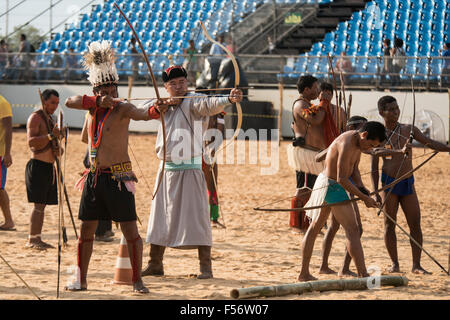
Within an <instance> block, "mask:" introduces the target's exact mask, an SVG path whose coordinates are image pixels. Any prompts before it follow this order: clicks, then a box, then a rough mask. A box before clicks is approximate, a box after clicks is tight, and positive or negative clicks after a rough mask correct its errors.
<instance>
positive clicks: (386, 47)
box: [381, 39, 392, 82]
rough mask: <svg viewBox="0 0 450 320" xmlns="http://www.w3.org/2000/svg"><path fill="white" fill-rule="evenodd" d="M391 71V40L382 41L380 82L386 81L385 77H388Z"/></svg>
mask: <svg viewBox="0 0 450 320" xmlns="http://www.w3.org/2000/svg"><path fill="white" fill-rule="evenodd" d="M391 70H392V59H391V40H390V39H384V40H383V70H382V72H381V82H385V81H386V75H389V74H390V73H391Z"/></svg>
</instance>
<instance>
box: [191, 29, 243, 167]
mask: <svg viewBox="0 0 450 320" xmlns="http://www.w3.org/2000/svg"><path fill="white" fill-rule="evenodd" d="M200 25H201V27H202V29H203V32H204V33H205V36H206V38H207V39H208V40H209V41H211V42H212V43H215V44H217V45H218V46H219V47H220V48H222V49H223V50H224V51H225V52H226V53H227V54H228V56H229V57H230V59H231V62H232V63H233V68H234V88H237V87H238V86H239V81H240V73H239V65H238V63H237V61H236V57H235V56H234V55H233V54H232V53H231V51H230V50H228V48H227V47H225V46H224V45H223V44H221V43H220V42H218V41H216V40H214V39H213V38H212V37H211V35H210V34H209V33H208V31H207V30H206V27H205V25H204V24H203V22H201V21H200ZM236 110H237V113H238V123H237V125H236V129H235V131H234V134H233V137H232V138H231V139H230V141H229V142H228V143H226V144H225V145H224V146H223V147H221V148H219V149H218V150H217V151H216V153H215V155H214V158H213V163H214V162H215V160H216V156H217V154H218V153H219V151H221V150H222V149H225V148H226V147H227V146H228V145H229V144H230V143H232V142H233V141H234V139H235V138H236V137H237V136H238V134H239V132H240V130H241V125H242V107H241V104H240V103H239V102H236Z"/></svg>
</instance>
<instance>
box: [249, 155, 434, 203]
mask: <svg viewBox="0 0 450 320" xmlns="http://www.w3.org/2000/svg"><path fill="white" fill-rule="evenodd" d="M437 154H438V152H437V151H435V152H433V153H432V154H431V156H429V157H428V158H427V159H425V160H424V161H423V162H422V163H421V164H419V165H418V166H417V167H415V168H414V169H411V170H409V171H408V172H406V173H404V174H402V175H401V177H398V178H397V179H395V180H394V181H392V182H391V183H389V184H387V185H385V186H384V187H382V188H380V189H378V190H375V191H373V192H371V193H370V194H369V195H374V194H377V193H379V192H381V191H384V190H386V189H389V188H391V187H393V186H395V185H396V184H397V183H399V182H400V181H402V180H403V179H405V178H407V177H409V176H410V175H411V174H413V173H414V172H415V171H417V170H419V169H420V168H421V167H422V166H424V165H425V164H426V163H427V162H428V161H430V160H431V159H432V158H433V157H434V156H436V155H437ZM391 190H392V189H391ZM358 200H361V198H353V199H351V200H345V201H341V202H337V203H332V204H324V205H320V206H313V207H304V208H289V209H284V208H279V209H277V208H275V209H272V208H261V207H257V208H253V210H255V211H270V212H276V211H280V212H283V211H306V210H314V209H321V208H327V207H333V206H337V205H341V204H347V203H351V202H355V201H358Z"/></svg>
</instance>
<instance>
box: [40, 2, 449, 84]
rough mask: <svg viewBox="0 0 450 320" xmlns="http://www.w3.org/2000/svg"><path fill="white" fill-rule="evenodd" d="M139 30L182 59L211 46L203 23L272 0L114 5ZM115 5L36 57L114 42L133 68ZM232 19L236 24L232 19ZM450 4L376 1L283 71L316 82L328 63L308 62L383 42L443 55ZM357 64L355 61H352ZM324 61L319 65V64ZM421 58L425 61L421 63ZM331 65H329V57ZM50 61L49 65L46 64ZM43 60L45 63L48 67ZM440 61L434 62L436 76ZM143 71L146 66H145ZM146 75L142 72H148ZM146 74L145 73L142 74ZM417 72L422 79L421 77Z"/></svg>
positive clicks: (150, 47)
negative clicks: (191, 44)
mask: <svg viewBox="0 0 450 320" xmlns="http://www.w3.org/2000/svg"><path fill="white" fill-rule="evenodd" d="M300 1H301V2H303V3H328V2H332V0H300ZM115 2H116V3H117V4H119V6H120V8H121V9H122V10H123V11H124V12H125V13H126V15H127V17H128V18H129V19H130V21H131V22H132V24H133V27H134V28H135V29H136V32H137V33H138V34H139V37H140V38H141V40H142V42H143V44H144V46H145V50H146V52H147V53H151V54H164V55H166V56H167V55H169V54H172V55H177V54H182V52H183V49H184V48H186V47H187V46H188V41H189V39H191V38H195V39H196V46H197V48H200V47H201V46H202V45H203V44H205V43H206V42H207V40H206V39H205V37H204V36H203V35H202V34H201V32H199V31H200V30H199V29H198V27H199V22H200V21H206V26H207V28H208V29H209V31H210V33H211V34H213V35H217V34H218V33H221V32H227V31H229V28H230V26H231V24H232V23H236V22H239V21H241V20H242V19H243V17H245V16H246V15H247V14H249V13H250V12H252V11H254V10H255V9H256V8H257V7H258V6H259V5H261V4H263V3H265V2H268V3H271V2H272V0H235V1H228V0H165V1H160V0H115ZM276 2H277V3H279V4H293V3H296V2H299V0H276ZM113 3H114V2H113V1H105V2H104V3H103V4H99V5H94V6H92V10H91V12H90V13H89V14H83V15H82V16H81V17H80V19H79V21H78V22H77V23H76V24H73V25H71V26H69V27H68V28H67V29H66V30H65V31H64V32H62V33H60V34H56V35H54V36H53V37H52V39H51V40H49V41H47V42H43V43H42V45H41V47H40V48H39V50H38V52H41V53H50V52H51V51H52V50H53V49H54V48H56V49H58V50H59V52H60V53H65V52H67V51H68V49H69V48H70V47H72V48H73V49H74V50H75V52H77V53H83V52H84V51H85V50H86V49H87V45H88V43H89V42H91V41H96V40H102V39H105V40H110V41H112V44H113V46H114V47H115V49H116V52H117V53H118V64H119V65H120V66H122V67H123V68H127V67H128V66H130V63H131V57H129V56H128V57H127V56H126V55H125V54H127V53H130V47H129V43H130V39H131V37H132V33H131V30H130V29H129V28H128V26H127V25H126V22H125V21H124V19H123V18H122V17H121V16H120V14H119V13H118V12H117V10H116V9H115V8H114V5H113ZM232 19H234V21H232ZM449 23H450V0H426V1H425V0H373V1H371V2H368V3H367V5H366V7H365V9H364V10H362V11H360V12H354V13H353V15H352V17H351V19H349V20H348V21H344V22H340V23H339V24H338V26H337V28H336V30H334V31H331V32H328V33H327V34H326V35H325V37H324V39H323V40H322V41H321V42H317V43H315V44H314V45H313V46H312V48H311V50H310V51H309V52H308V53H305V54H303V55H300V56H299V58H298V59H297V60H296V61H295V62H294V65H293V67H292V68H286V69H285V75H286V76H287V77H298V75H299V73H300V74H301V73H305V72H312V73H315V74H316V75H317V76H318V77H324V76H326V75H327V72H328V66H327V64H326V63H325V64H323V63H322V61H323V60H324V59H318V58H311V56H326V55H328V54H331V55H334V56H338V55H339V54H340V53H341V52H342V51H346V53H347V55H348V56H350V57H351V58H352V56H353V57H355V56H364V57H368V56H381V55H382V47H381V41H382V39H383V38H389V39H391V42H393V40H394V36H396V37H399V38H401V39H403V40H404V42H405V45H404V48H405V51H406V54H407V55H408V56H420V57H433V56H438V54H439V52H438V50H439V49H440V48H442V45H443V43H444V42H449V41H450V37H449V35H450V29H449V26H448V25H449ZM150 58H151V60H152V61H151V62H152V64H153V65H154V69H155V70H154V71H156V72H157V73H160V72H161V70H162V69H163V68H164V67H165V66H167V64H168V61H167V58H166V59H163V60H161V59H160V60H161V61H160V60H158V61H156V60H154V58H155V57H150ZM353 59H354V58H353ZM319 60H320V63H319ZM422 60H423V59H422ZM325 61H326V59H325ZM360 61H364V63H362V64H360V65H359V64H358V65H357V66H355V69H356V71H357V72H359V71H360V72H367V73H376V70H377V68H378V69H380V68H382V66H380V65H377V64H379V63H380V62H382V59H362V60H360ZM44 62H45V61H44ZM44 62H42V63H44ZM441 64H442V63H441V62H439V61H433V63H432V65H430V66H429V69H430V70H431V73H433V74H439V73H440V68H441ZM141 67H142V66H141ZM427 68H428V67H427V64H426V63H424V61H414V60H411V62H409V64H408V65H407V66H406V67H405V68H404V70H403V71H402V77H408V76H410V75H414V76H415V77H416V78H417V79H423V76H422V75H421V74H426V73H428V71H429V70H427ZM144 69H145V68H144ZM140 72H141V70H140ZM416 73H417V74H418V75H416ZM371 78H373V75H372V76H366V75H360V76H353V79H371Z"/></svg>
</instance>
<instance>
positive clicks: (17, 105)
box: [11, 103, 40, 108]
mask: <svg viewBox="0 0 450 320" xmlns="http://www.w3.org/2000/svg"><path fill="white" fill-rule="evenodd" d="M11 107H13V108H36V107H40V105H37V104H25V103H13V104H11Z"/></svg>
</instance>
